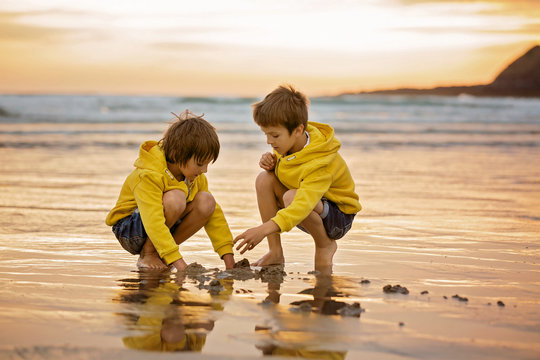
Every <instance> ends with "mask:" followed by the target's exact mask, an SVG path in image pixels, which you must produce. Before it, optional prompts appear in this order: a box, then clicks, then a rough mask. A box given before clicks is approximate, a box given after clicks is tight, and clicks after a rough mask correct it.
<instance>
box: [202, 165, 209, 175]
mask: <svg viewBox="0 0 540 360" xmlns="http://www.w3.org/2000/svg"><path fill="white" fill-rule="evenodd" d="M207 171H208V165H205V166H203V168H202V172H203V173H205V174H206V172H207Z"/></svg>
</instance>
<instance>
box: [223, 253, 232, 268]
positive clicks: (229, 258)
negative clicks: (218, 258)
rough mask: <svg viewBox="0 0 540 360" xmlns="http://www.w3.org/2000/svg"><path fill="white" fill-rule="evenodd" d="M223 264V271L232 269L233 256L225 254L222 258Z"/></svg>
mask: <svg viewBox="0 0 540 360" xmlns="http://www.w3.org/2000/svg"><path fill="white" fill-rule="evenodd" d="M222 259H223V262H224V263H225V269H226V270H228V269H232V268H234V255H233V254H225V255H223V257H222Z"/></svg>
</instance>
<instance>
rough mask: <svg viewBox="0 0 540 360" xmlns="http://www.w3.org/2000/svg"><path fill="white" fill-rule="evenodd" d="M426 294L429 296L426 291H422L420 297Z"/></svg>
mask: <svg viewBox="0 0 540 360" xmlns="http://www.w3.org/2000/svg"><path fill="white" fill-rule="evenodd" d="M427 294H429V291H427V290H424V291H422V292H421V293H420V295H427Z"/></svg>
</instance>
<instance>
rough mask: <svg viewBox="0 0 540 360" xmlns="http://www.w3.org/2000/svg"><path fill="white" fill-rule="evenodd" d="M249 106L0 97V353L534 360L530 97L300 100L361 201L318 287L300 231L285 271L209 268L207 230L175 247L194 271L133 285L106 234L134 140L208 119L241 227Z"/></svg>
mask: <svg viewBox="0 0 540 360" xmlns="http://www.w3.org/2000/svg"><path fill="white" fill-rule="evenodd" d="M255 100H256V99H214V98H208V99H192V98H173V97H169V98H160V97H113V96H8V95H0V194H1V196H0V358H2V359H3V358H6V359H22V358H24V359H28V358H30V359H32V358H36V359H42V358H45V359H73V358H96V359H108V358H116V359H128V358H129V359H130V360H133V359H139V358H141V359H143V358H147V357H148V354H147V353H146V352H144V351H139V350H133V348H141V347H142V348H146V349H150V348H152V349H155V350H157V349H160V350H180V349H182V350H183V351H184V352H183V353H182V357H183V358H188V359H190V358H200V357H203V358H219V359H228V358H229V359H233V358H234V359H236V358H260V357H262V356H263V355H266V354H270V353H272V354H275V355H276V356H277V354H279V355H289V356H291V355H295V356H299V355H303V356H312V357H318V358H331V359H342V358H346V359H360V358H363V359H413V358H414V359H422V358H425V359H433V358H437V359H454V358H459V357H461V358H480V359H497V358H499V359H508V358H520V359H538V358H539V357H540V345H539V344H540V281H539V280H538V279H540V276H539V275H540V274H539V271H540V267H539V266H540V265H539V264H540V261H539V260H540V241H539V234H540V168H539V167H538V165H537V164H539V163H540V151H539V149H540V100H538V99H511V98H507V99H489V98H486V99H478V98H472V97H367V96H364V97H362V96H360V97H342V98H328V99H326V98H320V99H312V100H313V101H312V106H311V109H310V116H311V119H313V120H316V121H323V122H328V123H330V124H332V125H333V126H334V127H335V129H336V132H337V134H338V137H339V139H340V140H341V141H342V144H343V147H342V151H341V152H342V155H343V156H344V158H345V159H346V161H347V163H348V164H349V166H350V168H351V171H352V173H353V177H354V179H355V181H356V185H357V191H358V193H359V195H360V200H361V203H362V205H363V206H364V209H363V211H362V212H361V213H359V214H358V216H357V217H356V220H355V223H354V225H353V228H352V230H351V231H350V232H349V233H348V234H347V236H346V237H345V238H343V239H341V240H339V243H338V244H339V248H338V252H337V253H336V255H335V258H334V260H335V265H334V272H333V275H332V276H325V275H322V274H318V275H317V274H313V273H310V271H311V270H312V269H313V260H312V258H313V244H312V240H310V238H309V237H308V236H306V235H305V234H304V233H302V232H301V231H299V230H293V231H291V232H290V233H288V234H286V235H284V236H283V244H284V247H285V256H286V261H287V263H286V265H285V268H284V269H283V270H284V271H285V275H284V276H283V277H281V276H263V277H260V276H259V277H257V278H253V277H252V275H253V274H254V273H256V272H258V271H259V270H260V269H259V268H254V269H253V272H251V273H248V274H247V275H249V276H244V277H242V276H239V275H238V274H230V275H229V276H227V274H224V273H223V272H222V271H218V270H214V269H215V268H218V269H223V264H222V263H221V261H220V260H219V259H218V257H217V256H216V254H215V253H213V251H212V250H211V247H210V244H209V240H208V238H207V237H206V235H205V234H204V232H200V233H197V234H196V235H195V236H194V237H193V238H192V239H190V240H189V241H187V242H186V243H185V244H184V245H182V253H183V254H184V256H185V257H186V260H187V261H188V262H197V263H198V264H202V265H204V267H205V268H206V269H207V272H206V273H204V274H202V275H201V274H191V275H188V276H185V277H184V276H179V274H176V273H164V274H152V273H139V272H138V271H137V269H136V266H135V262H136V257H133V256H131V255H130V254H128V253H126V252H125V251H124V250H123V249H121V247H120V246H119V245H118V243H117V242H116V240H115V239H114V236H113V235H112V233H111V231H110V228H109V227H107V226H105V224H104V218H105V216H106V214H107V212H108V210H109V209H110V208H111V207H112V206H113V204H114V202H115V201H116V198H117V196H118V192H119V189H120V186H121V184H122V182H123V180H124V178H125V176H126V175H127V174H128V173H129V171H130V170H131V168H132V163H133V161H134V160H135V157H136V155H137V147H138V145H139V144H140V143H141V142H142V141H144V140H148V139H159V138H160V137H161V134H162V132H163V130H164V129H165V128H166V121H167V120H168V119H169V117H170V116H169V112H170V111H171V110H172V111H177V110H178V109H181V110H182V109H184V108H186V107H189V108H190V109H191V110H193V111H195V112H196V113H202V112H204V113H206V114H207V119H208V120H210V121H212V122H213V123H214V124H215V126H216V127H217V129H218V133H219V134H220V140H221V144H222V151H221V154H220V157H219V159H218V161H217V162H216V163H215V164H213V165H211V166H210V169H209V173H208V178H209V181H210V187H211V190H212V191H213V194H214V196H215V197H216V199H217V200H218V202H219V203H220V204H221V206H222V207H223V209H224V211H225V214H226V216H227V219H228V221H229V224H230V226H231V229H232V231H233V233H234V234H239V233H240V232H242V231H243V230H245V229H246V228H248V227H251V226H254V225H256V224H258V222H259V216H258V211H257V205H256V199H255V193H254V187H253V183H254V179H255V177H256V175H257V173H258V172H259V170H258V167H257V163H258V160H259V155H260V153H262V152H264V151H267V147H266V146H265V143H264V142H265V139H264V137H263V136H262V134H261V133H260V132H259V130H258V128H257V127H256V126H255V125H254V124H253V123H252V121H251V118H250V104H251V103H252V102H253V101H255ZM177 112H178V111H177ZM265 251H266V247H265V245H264V244H261V245H259V246H258V247H257V248H255V249H254V250H253V251H251V252H250V253H248V254H246V256H247V258H248V259H250V260H251V261H253V260H256V259H258V258H259V257H260V256H261V255H263V254H264V253H265ZM242 257H243V256H240V255H239V254H237V255H236V260H240V259H241V258H242ZM250 274H251V275H250ZM244 275H246V274H244ZM201 280H204V281H201ZM212 280H214V281H217V282H212ZM366 280H369V283H368V282H367V281H366ZM362 281H363V282H362ZM211 284H213V285H212V286H211ZM388 284H390V285H397V284H400V285H401V286H404V287H406V288H407V289H408V291H409V293H408V294H407V295H404V294H387V293H384V292H383V287H384V286H386V285H388ZM426 292H427V293H426ZM455 295H457V297H454V296H455ZM464 298H467V301H461V300H464ZM460 299H461V300H460ZM499 301H500V302H502V304H504V306H502V305H498V304H497V303H498V302H499ZM355 304H360V306H361V308H362V310H363V311H362V312H360V313H359V312H358V308H356V307H355ZM308 305H309V306H308ZM310 306H311V307H310ZM340 309H341V310H340ZM343 309H345V310H343ZM338 310H340V311H341V312H342V311H350V312H352V313H353V314H356V315H360V316H359V317H356V316H342V314H340V313H339V312H338ZM355 311H356V312H355ZM184 340H186V341H184ZM188 347H189V348H190V350H191V351H186V348H188ZM157 355H158V353H157V352H155V353H152V357H155V356H157ZM177 356H178V355H174V354H167V353H166V352H160V353H159V357H160V358H163V359H167V358H169V357H170V358H172V357H175V358H177Z"/></svg>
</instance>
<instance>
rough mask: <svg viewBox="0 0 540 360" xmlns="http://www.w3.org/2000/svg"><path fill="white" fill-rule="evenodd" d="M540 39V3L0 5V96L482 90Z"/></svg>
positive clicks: (395, 0)
mask: <svg viewBox="0 0 540 360" xmlns="http://www.w3.org/2000/svg"><path fill="white" fill-rule="evenodd" d="M539 42H540V2H538V1H535V0H517V1H515V0H514V1H512V0H508V1H503V0H485V1H458V0H441V1H436V0H416V1H415V0H378V1H376V0H373V1H362V2H349V1H340V2H334V1H330V0H323V1H315V2H305V1H297V2H288V1H247V0H246V1H243V0H235V1H227V2H221V1H201V2H182V1H172V0H157V1H142V0H139V1H129V2H128V1H114V2H110V1H103V0H98V1H95V0H94V1H77V2H72V1H66V0H54V1H47V2H42V1H31V0H17V1H11V0H7V1H3V2H2V4H0V54H2V55H1V56H0V92H1V93H120V94H169V95H226V96H233V95H246V96H259V95H262V94H264V93H266V92H267V91H268V90H269V89H271V88H273V87H274V86H275V85H277V84H279V83H284V82H288V83H294V84H296V85H297V86H298V87H300V88H302V89H304V90H305V91H306V92H307V93H308V94H309V95H322V94H336V93H339V92H342V91H348V90H374V89H381V88H395V87H409V86H413V87H431V86H436V85H455V84H479V83H487V82H490V81H491V80H493V77H494V76H495V75H496V74H497V73H498V72H499V71H500V70H501V69H502V68H504V66H506V65H507V64H508V63H509V62H510V61H512V60H513V59H515V58H516V57H518V56H520V55H522V54H523V53H524V52H525V51H526V50H527V49H528V48H530V47H531V46H533V45H535V44H538V43H539Z"/></svg>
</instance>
